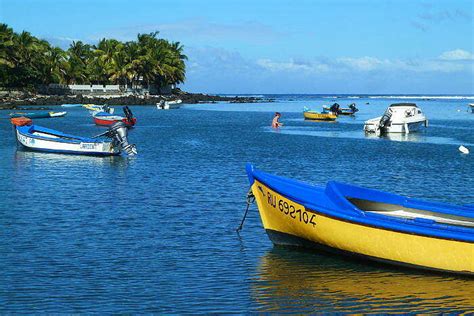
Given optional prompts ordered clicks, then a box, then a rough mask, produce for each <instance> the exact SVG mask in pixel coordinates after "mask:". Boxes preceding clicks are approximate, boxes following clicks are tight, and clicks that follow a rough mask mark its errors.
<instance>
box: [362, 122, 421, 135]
mask: <svg viewBox="0 0 474 316" xmlns="http://www.w3.org/2000/svg"><path fill="white" fill-rule="evenodd" d="M379 120H380V118H376V119H372V120H369V121H366V122H365V124H364V131H365V132H366V133H376V132H377V129H378V124H379ZM427 125H428V120H421V121H411V122H404V123H391V124H390V126H386V127H384V128H383V131H382V132H384V133H406V134H409V133H413V132H418V131H419V130H420V129H421V128H422V127H426V126H427Z"/></svg>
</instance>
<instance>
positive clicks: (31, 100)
mask: <svg viewBox="0 0 474 316" xmlns="http://www.w3.org/2000/svg"><path fill="white" fill-rule="evenodd" d="M178 99H180V100H182V101H183V103H184V104H196V103H214V102H232V103H255V102H269V101H271V100H264V99H262V98H255V97H237V96H233V97H228V96H219V95H209V94H202V93H187V92H182V91H177V92H176V93H173V94H170V95H137V94H120V95H40V94H32V93H27V92H13V93H7V94H4V95H0V109H18V107H19V106H45V105H47V106H50V105H61V104H108V105H156V104H157V103H159V102H160V101H162V100H164V101H173V100H178Z"/></svg>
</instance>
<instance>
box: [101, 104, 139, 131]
mask: <svg viewBox="0 0 474 316" xmlns="http://www.w3.org/2000/svg"><path fill="white" fill-rule="evenodd" d="M123 112H124V114H125V117H123V116H120V115H111V114H110V113H107V112H98V113H96V114H94V116H93V117H94V123H95V124H96V125H100V126H110V125H112V124H114V123H116V122H124V123H125V125H127V127H133V126H134V125H135V123H136V122H137V119H136V118H135V117H133V114H132V111H130V109H129V108H128V107H127V106H126V107H124V108H123Z"/></svg>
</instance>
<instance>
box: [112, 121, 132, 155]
mask: <svg viewBox="0 0 474 316" xmlns="http://www.w3.org/2000/svg"><path fill="white" fill-rule="evenodd" d="M106 135H107V137H110V138H112V139H113V140H114V142H115V143H116V144H117V145H119V146H120V148H121V150H123V151H125V152H126V153H127V154H128V155H130V156H134V155H136V154H137V148H136V146H135V144H129V142H128V137H127V136H128V128H127V125H126V124H125V123H124V122H116V123H114V124H113V125H112V126H111V127H110V128H109V130H108V132H107V134H106Z"/></svg>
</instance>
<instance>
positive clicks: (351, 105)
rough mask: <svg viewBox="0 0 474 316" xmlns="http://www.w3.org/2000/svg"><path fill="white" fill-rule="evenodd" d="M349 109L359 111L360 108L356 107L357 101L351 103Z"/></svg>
mask: <svg viewBox="0 0 474 316" xmlns="http://www.w3.org/2000/svg"><path fill="white" fill-rule="evenodd" d="M349 109H351V110H352V112H354V113H355V112H358V111H359V109H358V108H356V105H355V103H352V104H350V105H349Z"/></svg>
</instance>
